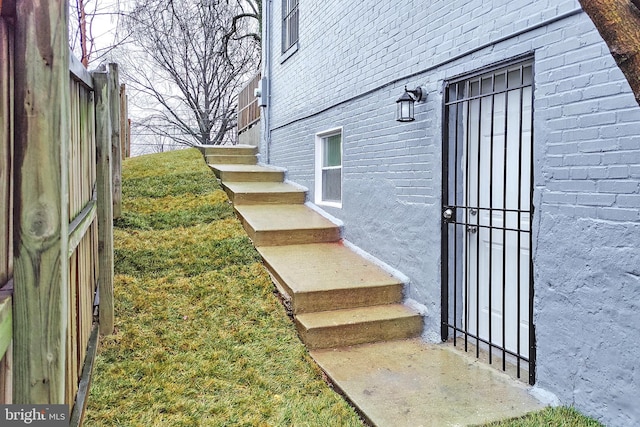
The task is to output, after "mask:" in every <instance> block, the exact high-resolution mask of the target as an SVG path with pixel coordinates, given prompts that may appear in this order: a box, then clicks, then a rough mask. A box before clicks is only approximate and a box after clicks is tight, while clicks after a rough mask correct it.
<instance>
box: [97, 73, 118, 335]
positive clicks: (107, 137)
mask: <svg viewBox="0 0 640 427" xmlns="http://www.w3.org/2000/svg"><path fill="white" fill-rule="evenodd" d="M93 89H94V102H95V114H96V162H97V165H96V191H97V194H98V201H97V205H98V260H99V276H98V282H99V290H98V292H99V294H100V305H99V310H100V318H99V322H100V334H101V335H109V334H111V333H113V325H114V319H113V317H114V316H113V204H112V194H113V191H112V189H113V187H112V185H113V179H112V176H111V174H112V171H113V165H112V163H111V162H112V160H113V157H114V156H113V152H112V145H111V144H112V143H111V138H112V129H111V128H112V126H113V125H114V123H115V125H116V126H118V123H117V122H112V121H111V103H110V94H111V89H112V87H111V78H110V76H109V75H108V74H107V73H106V72H94V73H93ZM118 154H119V153H117V154H116V156H115V157H119V155H118Z"/></svg>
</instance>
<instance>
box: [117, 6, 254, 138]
mask: <svg viewBox="0 0 640 427" xmlns="http://www.w3.org/2000/svg"><path fill="white" fill-rule="evenodd" d="M233 16H234V10H233V7H231V5H229V4H228V3H227V2H225V1H220V0H172V1H166V0H138V1H137V2H136V3H135V7H134V8H133V9H132V11H131V12H130V13H129V15H128V17H127V18H126V19H125V25H126V28H127V30H128V31H129V32H130V33H131V34H132V41H133V43H132V44H131V45H129V46H128V47H127V50H126V54H125V55H122V56H121V58H120V59H119V62H120V63H121V65H122V71H123V74H124V75H125V77H126V79H127V80H128V82H129V85H130V87H131V88H133V89H135V90H137V91H138V94H137V95H136V96H135V97H134V98H133V99H131V98H130V101H132V102H133V103H134V104H135V105H136V106H137V107H138V108H139V109H141V111H142V114H143V116H144V118H143V119H141V120H138V126H142V127H144V128H146V129H147V130H148V131H150V132H152V133H154V134H156V135H158V136H161V137H168V138H171V139H172V140H174V141H176V142H178V143H180V144H184V145H189V146H193V145H218V144H222V143H225V142H226V141H227V139H228V133H229V131H230V130H231V129H233V128H235V126H236V98H237V93H238V92H239V89H240V87H241V86H242V84H243V83H244V82H245V81H246V80H247V77H248V73H249V72H250V71H253V70H254V69H255V64H256V63H257V57H258V52H257V50H256V48H255V45H252V44H251V43H247V42H246V41H245V40H244V39H239V40H230V41H229V44H228V45H229V53H230V54H229V55H227V54H226V42H225V35H226V34H227V33H228V32H229V29H230V28H232V26H233Z"/></svg>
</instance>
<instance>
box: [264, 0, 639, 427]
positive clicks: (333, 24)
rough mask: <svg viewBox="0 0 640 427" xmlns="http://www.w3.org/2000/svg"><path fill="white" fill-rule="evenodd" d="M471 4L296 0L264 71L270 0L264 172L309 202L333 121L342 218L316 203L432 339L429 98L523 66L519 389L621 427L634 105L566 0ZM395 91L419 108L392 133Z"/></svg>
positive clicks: (633, 412) (434, 263)
mask: <svg viewBox="0 0 640 427" xmlns="http://www.w3.org/2000/svg"><path fill="white" fill-rule="evenodd" d="M424 3H428V4H424ZM487 4H488V3H487V2H484V5H483V2H482V1H480V0H474V1H454V2H453V3H452V2H445V1H432V2H411V1H405V2H384V3H383V2H376V1H373V0H364V1H362V2H355V3H350V4H348V7H345V3H344V2H340V1H337V0H328V1H324V2H305V1H304V0H302V1H301V2H300V19H301V21H300V42H299V46H298V51H297V52H295V53H294V54H293V55H291V56H290V57H289V58H288V59H287V60H286V61H284V62H283V63H281V62H280V59H281V55H280V38H279V37H280V24H279V17H280V16H281V11H280V2H279V1H278V0H275V2H274V3H273V5H274V17H275V18H276V20H275V22H274V24H273V35H274V41H275V42H274V43H273V49H274V53H275V54H274V57H273V70H272V71H273V74H272V86H271V88H272V99H271V101H272V104H271V107H270V108H271V111H270V114H271V119H272V121H271V128H272V132H271V138H272V140H271V143H270V149H269V154H270V160H271V163H273V164H275V165H278V166H283V167H286V168H287V169H288V175H287V177H288V179H291V180H293V181H296V182H298V183H300V184H302V185H305V186H306V187H308V188H309V189H310V194H311V197H310V198H311V200H313V188H314V142H315V134H316V133H318V132H322V131H324V130H327V129H331V128H335V127H338V126H342V127H343V144H344V157H343V174H344V178H343V179H344V182H343V207H342V209H334V208H327V209H326V210H327V211H329V212H330V213H331V214H332V215H334V216H336V217H338V218H340V219H341V220H343V221H344V223H345V236H346V238H347V239H348V240H350V241H352V242H354V243H355V244H356V245H358V246H360V247H362V248H363V249H365V250H366V251H368V252H370V253H372V254H373V255H375V256H377V257H379V258H380V259H382V260H383V261H385V262H386V263H388V264H390V265H391V266H393V267H395V268H397V269H399V270H400V271H402V272H403V273H404V274H406V275H407V276H408V277H409V278H410V280H411V281H410V283H409V284H408V286H407V290H406V295H407V296H408V297H410V298H413V299H415V300H417V301H418V302H420V303H422V304H424V305H425V306H427V308H428V309H429V315H428V316H427V317H426V322H425V327H426V328H425V330H426V333H425V337H426V338H427V339H430V340H434V341H435V340H438V339H439V319H440V264H441V255H440V218H441V212H440V211H441V199H440V197H441V196H440V194H441V187H442V182H441V179H442V175H441V174H442V172H441V163H442V152H441V146H442V114H443V104H442V88H443V85H444V82H445V81H446V80H448V79H451V78H452V77H455V76H459V75H462V74H464V73H469V72H473V71H476V70H479V69H482V68H483V67H486V66H488V65H490V64H493V63H496V62H499V61H503V60H505V59H509V58H514V57H518V56H520V55H526V54H531V55H533V56H534V81H535V91H534V98H535V101H534V187H535V188H534V206H535V214H534V221H533V235H534V239H533V240H534V247H533V257H534V276H535V277H534V280H535V292H536V300H535V307H536V319H535V323H536V328H537V347H538V377H537V384H538V386H540V387H543V388H545V389H548V390H549V391H551V392H553V393H556V394H557V395H558V396H559V398H560V399H561V401H562V403H564V404H569V405H570V404H574V405H576V406H577V407H578V409H580V410H582V411H585V412H587V413H589V414H590V415H592V416H596V417H598V418H599V419H601V420H602V421H603V422H604V423H605V424H606V425H611V426H616V425H621V426H622V425H632V424H637V423H639V422H640V409H638V407H637V405H634V404H633V403H632V402H631V401H630V399H632V398H633V396H636V395H638V394H639V393H640V378H639V376H640V373H638V370H637V369H635V370H634V369H633V366H634V365H633V364H634V363H635V354H637V353H640V344H639V343H638V342H637V336H639V335H640V270H638V265H640V262H639V260H640V243H639V242H640V186H639V185H640V136H639V135H640V108H639V107H638V105H637V104H636V103H635V100H634V98H633V95H632V94H631V93H630V89H629V87H628V85H627V83H626V81H625V79H624V77H623V75H622V73H621V72H620V71H619V69H618V68H616V66H615V63H614V61H613V59H612V58H611V56H610V55H609V53H608V49H607V47H606V45H605V44H604V43H603V41H602V39H601V38H600V36H599V35H598V33H597V31H596V30H595V29H594V27H593V25H592V23H591V21H590V20H589V19H588V17H587V16H586V15H585V14H584V13H580V12H579V13H575V14H574V13H571V12H572V11H575V10H578V8H579V6H578V3H577V1H567V2H552V1H493V2H491V3H490V4H491V5H492V6H493V7H492V8H489V7H488V6H487ZM565 14H567V16H565V17H564V18H562V19H558V20H554V19H555V18H556V17H563V16H564V15H565ZM405 84H406V85H408V86H410V87H415V86H417V85H422V86H423V87H424V88H425V89H426V92H427V100H426V102H424V103H419V104H416V121H415V122H411V123H398V122H396V121H395V120H394V119H395V108H396V103H395V100H396V99H397V98H398V97H399V96H400V95H401V94H402V90H403V87H404V85H405ZM263 146H264V144H263ZM584 331H588V333H584Z"/></svg>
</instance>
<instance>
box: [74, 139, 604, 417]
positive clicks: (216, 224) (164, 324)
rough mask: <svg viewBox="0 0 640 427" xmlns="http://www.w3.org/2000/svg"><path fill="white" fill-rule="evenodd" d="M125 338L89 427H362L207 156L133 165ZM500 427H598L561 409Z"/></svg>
mask: <svg viewBox="0 0 640 427" xmlns="http://www.w3.org/2000/svg"><path fill="white" fill-rule="evenodd" d="M123 192H124V197H123V202H124V206H123V215H122V217H121V218H120V219H118V220H117V221H116V224H115V225H116V229H115V232H114V233H115V259H116V277H115V300H116V333H115V334H114V335H112V336H109V337H105V338H102V340H101V347H100V352H99V356H98V358H97V361H96V367H95V371H94V377H93V383H92V388H91V395H90V398H89V407H88V411H87V418H86V421H85V425H87V426H145V427H146V426H200V425H202V426H219V425H225V426H227V425H228V426H231V425H246V426H262V425H265V426H271V425H273V426H286V425H294V426H323V427H324V426H351V425H353V426H357V425H361V423H360V421H359V420H358V417H357V416H356V414H355V413H354V412H353V410H352V409H351V408H350V407H349V406H348V405H347V404H346V403H345V402H344V401H343V400H342V399H341V398H340V397H339V396H338V395H336V394H335V393H333V391H332V390H331V389H330V388H329V387H327V385H326V384H325V383H324V382H323V381H322V374H321V372H320V371H319V370H318V368H317V367H316V365H315V364H314V363H313V362H312V361H311V359H310V358H309V356H308V354H307V352H306V350H305V348H304V347H303V346H302V344H301V343H300V341H299V340H298V337H297V335H296V332H295V329H294V327H293V325H292V323H291V321H290V320H289V318H288V317H287V316H286V314H285V312H284V310H283V309H282V307H281V306H280V304H279V302H278V301H277V299H276V298H275V297H274V295H273V293H272V289H273V286H272V284H271V282H270V279H269V276H268V275H267V273H266V272H265V270H264V268H263V267H262V265H261V264H260V263H259V257H258V254H257V253H256V251H255V250H254V248H253V247H252V246H251V243H250V241H249V240H248V238H247V237H246V234H245V233H244V231H243V230H242V227H241V226H240V223H239V222H238V221H237V219H236V218H235V216H234V215H233V210H232V207H231V205H230V204H229V202H228V199H227V197H226V195H225V194H224V192H223V191H222V190H221V189H220V186H219V185H218V183H217V182H216V180H215V178H214V176H213V174H212V173H211V172H210V171H209V169H208V168H207V167H206V166H205V164H204V162H203V161H202V157H201V155H200V154H199V152H197V151H195V150H184V151H178V152H171V153H165V154H155V155H150V156H142V157H137V158H133V159H129V160H126V161H125V164H124V176H123ZM491 426H501V427H506V426H514V427H537V426H567V427H569V426H571V427H583V426H584V427H597V426H599V424H598V423H596V422H594V421H592V420H589V419H586V418H584V417H582V416H581V415H580V414H578V413H577V412H576V411H575V410H573V409H568V408H555V409H546V410H544V411H541V412H538V413H535V414H531V415H529V416H527V417H525V418H523V419H518V420H509V421H504V422H501V423H496V424H491Z"/></svg>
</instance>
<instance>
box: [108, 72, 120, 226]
mask: <svg viewBox="0 0 640 427" xmlns="http://www.w3.org/2000/svg"><path fill="white" fill-rule="evenodd" d="M109 102H110V104H109V108H110V112H111V167H112V168H113V176H112V177H111V179H112V180H113V218H120V214H121V212H122V155H121V154H120V145H121V138H120V78H119V76H118V64H114V63H111V64H109Z"/></svg>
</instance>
